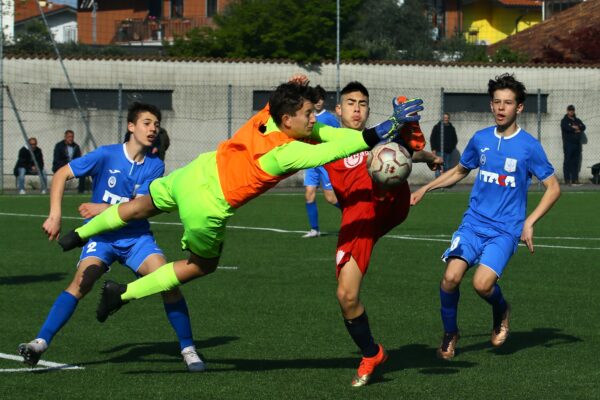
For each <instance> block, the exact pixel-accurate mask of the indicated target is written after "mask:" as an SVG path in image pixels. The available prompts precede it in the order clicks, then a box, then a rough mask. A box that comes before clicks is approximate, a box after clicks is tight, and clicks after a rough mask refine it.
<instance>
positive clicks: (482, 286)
mask: <svg viewBox="0 0 600 400" xmlns="http://www.w3.org/2000/svg"><path fill="white" fill-rule="evenodd" d="M494 283H495V282H492V283H489V282H486V281H485V280H479V279H473V288H474V289H475V291H476V292H477V294H479V295H480V296H483V297H489V296H490V295H491V294H492V290H493V289H494Z"/></svg>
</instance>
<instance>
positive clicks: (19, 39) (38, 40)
mask: <svg viewBox="0 0 600 400" xmlns="http://www.w3.org/2000/svg"><path fill="white" fill-rule="evenodd" d="M6 52H7V53H9V54H22V55H25V54H27V55H30V54H49V53H52V52H53V49H52V41H51V40H50V36H49V34H48V30H47V29H46V25H44V23H43V22H42V21H39V20H38V21H29V22H27V23H26V24H25V26H24V30H23V32H20V33H18V34H16V35H15V43H14V45H12V46H7V47H6Z"/></svg>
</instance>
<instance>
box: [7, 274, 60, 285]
mask: <svg viewBox="0 0 600 400" xmlns="http://www.w3.org/2000/svg"><path fill="white" fill-rule="evenodd" d="M66 275H67V274H66V273H65V272H52V273H49V274H42V275H16V276H3V277H0V285H26V284H29V283H39V282H57V281H62V280H63V279H64V278H65V276H66Z"/></svg>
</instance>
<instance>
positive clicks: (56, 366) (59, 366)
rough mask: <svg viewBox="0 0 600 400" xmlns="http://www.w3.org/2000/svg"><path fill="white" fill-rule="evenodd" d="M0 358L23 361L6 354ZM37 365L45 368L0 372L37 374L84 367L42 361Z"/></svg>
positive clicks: (3, 369) (1, 370)
mask: <svg viewBox="0 0 600 400" xmlns="http://www.w3.org/2000/svg"><path fill="white" fill-rule="evenodd" d="M0 358H4V359H5V360H13V361H23V357H21V356H14V355H12V354H6V353H0ZM37 365H38V366H41V367H46V368H37V367H36V368H0V372H37V371H44V370H51V369H85V368H84V367H79V366H77V365H69V364H60V363H55V362H52V361H44V360H40V361H39V362H38V364H37Z"/></svg>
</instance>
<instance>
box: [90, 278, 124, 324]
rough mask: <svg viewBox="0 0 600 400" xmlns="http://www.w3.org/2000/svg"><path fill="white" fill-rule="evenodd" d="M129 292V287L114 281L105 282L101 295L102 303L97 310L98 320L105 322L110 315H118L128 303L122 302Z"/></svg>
mask: <svg viewBox="0 0 600 400" xmlns="http://www.w3.org/2000/svg"><path fill="white" fill-rule="evenodd" d="M126 290H127V285H121V284H120V283H117V282H114V281H105V282H104V285H103V286H102V293H101V294H100V302H99V303H98V308H96V319H97V320H98V321H99V322H104V321H106V319H107V318H108V316H109V315H111V314H114V313H116V312H117V311H118V310H119V308H121V306H122V305H123V304H126V303H127V302H126V301H123V300H121V295H122V294H123V293H125V291H126Z"/></svg>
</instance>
